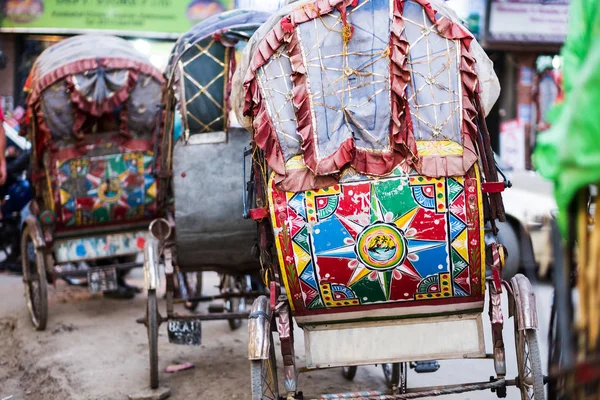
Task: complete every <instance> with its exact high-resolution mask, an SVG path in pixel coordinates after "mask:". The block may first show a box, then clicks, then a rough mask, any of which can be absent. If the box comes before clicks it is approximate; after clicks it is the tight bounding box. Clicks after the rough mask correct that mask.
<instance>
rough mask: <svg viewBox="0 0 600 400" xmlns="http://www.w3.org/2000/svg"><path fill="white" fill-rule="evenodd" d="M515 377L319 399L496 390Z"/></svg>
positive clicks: (394, 398)
mask: <svg viewBox="0 0 600 400" xmlns="http://www.w3.org/2000/svg"><path fill="white" fill-rule="evenodd" d="M516 385H517V381H516V380H515V379H507V380H505V379H498V380H495V381H490V382H474V383H463V384H457V385H443V386H429V387H422V388H414V389H407V392H406V393H402V394H389V393H388V392H384V391H372V392H349V393H337V394H322V395H321V396H320V397H319V399H320V400H328V399H369V400H400V399H420V398H423V397H435V396H447V395H451V394H459V393H466V392H476V391H479V390H488V389H490V390H496V389H499V388H502V387H505V386H516Z"/></svg>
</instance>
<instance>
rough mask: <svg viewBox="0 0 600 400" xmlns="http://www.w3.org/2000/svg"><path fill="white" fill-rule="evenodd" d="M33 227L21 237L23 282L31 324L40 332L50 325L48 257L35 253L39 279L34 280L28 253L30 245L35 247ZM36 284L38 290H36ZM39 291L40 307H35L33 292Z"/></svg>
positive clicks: (27, 229)
mask: <svg viewBox="0 0 600 400" xmlns="http://www.w3.org/2000/svg"><path fill="white" fill-rule="evenodd" d="M31 229H32V228H31V226H30V225H26V226H25V228H24V229H23V233H22V235H21V254H22V255H23V256H22V257H21V266H22V269H23V280H24V284H25V298H26V301H27V308H28V309H29V316H30V318H31V323H32V324H33V326H34V328H35V329H36V330H38V331H43V330H45V329H46V325H47V324H48V277H47V275H46V261H47V260H46V255H45V254H44V253H43V252H41V251H38V250H34V251H35V269H34V270H35V272H36V275H37V278H34V279H35V280H32V274H31V272H32V267H33V265H31V264H30V262H29V261H30V260H29V252H28V251H27V247H28V244H29V243H31V244H32V246H33V243H34V241H33V232H32V231H31ZM34 283H35V284H36V286H37V288H34ZM33 291H37V292H38V293H37V295H38V298H39V304H38V306H37V307H36V306H34V304H33V300H32V294H33V293H32V292H33Z"/></svg>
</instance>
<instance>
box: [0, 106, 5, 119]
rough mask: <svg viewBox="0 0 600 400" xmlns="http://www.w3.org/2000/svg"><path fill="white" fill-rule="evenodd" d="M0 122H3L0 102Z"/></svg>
mask: <svg viewBox="0 0 600 400" xmlns="http://www.w3.org/2000/svg"><path fill="white" fill-rule="evenodd" d="M0 122H4V111H3V110H2V104H1V103H0Z"/></svg>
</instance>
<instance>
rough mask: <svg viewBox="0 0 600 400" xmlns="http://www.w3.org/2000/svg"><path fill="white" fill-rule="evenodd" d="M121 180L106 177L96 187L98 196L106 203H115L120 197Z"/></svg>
mask: <svg viewBox="0 0 600 400" xmlns="http://www.w3.org/2000/svg"><path fill="white" fill-rule="evenodd" d="M121 191H122V189H121V182H119V181H118V180H117V179H114V178H113V179H108V180H106V181H104V182H102V183H101V184H100V186H99V187H98V197H100V198H101V199H102V200H103V201H105V202H107V203H116V202H117V201H118V200H119V199H120V198H121Z"/></svg>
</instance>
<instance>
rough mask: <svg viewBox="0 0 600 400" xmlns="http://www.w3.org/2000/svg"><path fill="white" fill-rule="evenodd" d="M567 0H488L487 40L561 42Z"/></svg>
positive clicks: (565, 19) (562, 39)
mask: <svg viewBox="0 0 600 400" xmlns="http://www.w3.org/2000/svg"><path fill="white" fill-rule="evenodd" d="M568 9H569V2H568V0H492V2H491V5H490V22H489V30H488V34H487V36H486V40H487V41H494V42H520V43H547V44H561V43H563V42H564V41H565V37H566V35H567V23H568V21H569V10H568Z"/></svg>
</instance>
